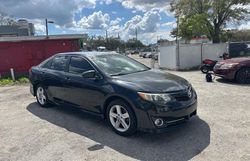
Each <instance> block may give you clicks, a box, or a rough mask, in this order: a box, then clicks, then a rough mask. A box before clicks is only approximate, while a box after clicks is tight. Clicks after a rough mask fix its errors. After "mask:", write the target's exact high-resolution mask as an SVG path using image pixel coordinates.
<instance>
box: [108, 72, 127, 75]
mask: <svg viewBox="0 0 250 161" xmlns="http://www.w3.org/2000/svg"><path fill="white" fill-rule="evenodd" d="M119 75H126V73H122V72H120V73H115V74H111V76H119Z"/></svg>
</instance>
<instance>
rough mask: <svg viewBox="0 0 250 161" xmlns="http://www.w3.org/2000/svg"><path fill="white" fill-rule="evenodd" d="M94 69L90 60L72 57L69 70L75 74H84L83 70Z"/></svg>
mask: <svg viewBox="0 0 250 161" xmlns="http://www.w3.org/2000/svg"><path fill="white" fill-rule="evenodd" d="M89 70H94V69H93V67H92V66H91V65H90V64H89V62H88V61H87V60H85V59H83V58H80V57H71V60H70V63H69V72H70V73H74V74H82V73H83V72H86V71H89Z"/></svg>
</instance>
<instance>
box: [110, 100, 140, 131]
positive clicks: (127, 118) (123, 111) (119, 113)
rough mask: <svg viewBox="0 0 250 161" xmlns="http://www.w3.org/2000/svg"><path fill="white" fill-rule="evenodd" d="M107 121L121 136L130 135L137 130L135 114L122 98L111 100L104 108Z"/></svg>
mask: <svg viewBox="0 0 250 161" xmlns="http://www.w3.org/2000/svg"><path fill="white" fill-rule="evenodd" d="M106 118H107V121H108V123H109V125H110V127H111V128H112V130H113V131H114V132H115V133H117V134H118V135H121V136H131V135H133V134H134V133H135V132H136V130H137V120H136V116H135V114H134V112H133V110H132V109H131V107H130V106H129V105H128V104H127V103H126V102H125V101H123V100H120V99H117V100H114V101H112V102H111V103H110V104H109V105H108V107H107V110H106Z"/></svg>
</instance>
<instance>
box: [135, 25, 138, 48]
mask: <svg viewBox="0 0 250 161" xmlns="http://www.w3.org/2000/svg"><path fill="white" fill-rule="evenodd" d="M137 35H138V31H137V27H136V29H135V43H136V50H138V37H137Z"/></svg>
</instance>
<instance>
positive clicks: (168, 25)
mask: <svg viewBox="0 0 250 161" xmlns="http://www.w3.org/2000/svg"><path fill="white" fill-rule="evenodd" d="M161 26H162V27H173V28H175V27H176V26H177V24H176V21H171V22H165V23H162V24H161Z"/></svg>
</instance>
